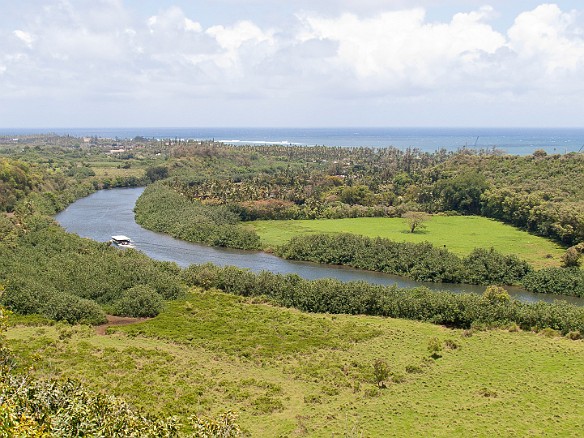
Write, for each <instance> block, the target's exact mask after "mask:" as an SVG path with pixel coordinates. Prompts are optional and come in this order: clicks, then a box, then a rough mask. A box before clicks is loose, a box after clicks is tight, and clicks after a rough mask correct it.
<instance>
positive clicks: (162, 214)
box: [134, 183, 260, 249]
mask: <svg viewBox="0 0 584 438" xmlns="http://www.w3.org/2000/svg"><path fill="white" fill-rule="evenodd" d="M145 192H146V193H145V194H144V195H143V196H141V197H140V198H139V199H138V202H137V203H136V207H135V210H134V211H135V213H136V222H138V223H139V224H140V225H142V226H143V227H145V228H148V229H150V230H154V231H161V232H165V233H169V234H171V235H172V236H174V237H178V238H180V239H183V240H187V241H191V242H202V243H206V244H208V245H213V246H226V247H231V248H241V249H259V246H260V239H259V236H258V235H257V234H256V233H255V232H254V231H253V230H251V229H248V228H244V227H243V226H241V224H240V223H239V222H240V221H239V217H238V216H237V215H236V214H235V213H233V212H232V211H230V210H229V209H228V208H227V207H225V206H209V205H203V204H202V203H201V202H200V201H189V200H188V199H186V198H185V197H184V196H182V194H180V193H177V192H176V191H174V190H172V189H171V188H169V187H168V186H167V185H165V184H160V183H158V184H155V185H151V186H149V187H147V188H146V190H145Z"/></svg>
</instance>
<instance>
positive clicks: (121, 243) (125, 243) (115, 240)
mask: <svg viewBox="0 0 584 438" xmlns="http://www.w3.org/2000/svg"><path fill="white" fill-rule="evenodd" d="M111 242H112V244H114V245H115V246H117V247H118V248H135V246H134V243H133V242H132V240H130V238H129V237H127V236H122V235H119V236H112V240H111Z"/></svg>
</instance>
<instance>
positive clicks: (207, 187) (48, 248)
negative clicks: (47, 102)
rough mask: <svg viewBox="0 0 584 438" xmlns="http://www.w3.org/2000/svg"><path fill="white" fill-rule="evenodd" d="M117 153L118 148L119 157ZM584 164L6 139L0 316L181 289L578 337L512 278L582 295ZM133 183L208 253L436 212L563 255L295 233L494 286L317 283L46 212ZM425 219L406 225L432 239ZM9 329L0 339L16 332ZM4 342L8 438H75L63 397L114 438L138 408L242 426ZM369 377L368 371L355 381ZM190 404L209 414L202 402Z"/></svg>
mask: <svg viewBox="0 0 584 438" xmlns="http://www.w3.org/2000/svg"><path fill="white" fill-rule="evenodd" d="M120 148H122V149H123V150H124V152H123V153H120V152H116V153H115V154H113V153H111V152H110V151H111V150H117V151H119V150H120ZM583 169H584V155H582V154H575V153H572V154H566V155H546V154H545V153H544V152H542V151H536V152H535V153H534V154H532V155H529V156H511V155H505V154H502V153H500V152H499V151H497V150H484V151H478V152H476V151H469V150H466V149H461V150H459V151H457V152H447V151H444V150H439V151H436V152H435V153H426V152H421V151H419V150H416V149H413V148H412V149H407V150H405V151H401V150H398V149H395V148H386V149H370V148H335V147H302V146H287V147H283V146H277V145H274V146H229V145H225V144H221V143H216V142H213V141H179V140H174V141H172V140H167V141H156V140H147V139H143V138H136V139H133V140H126V141H120V140H115V141H114V140H107V139H97V138H95V139H93V138H92V139H91V141H90V142H89V143H86V142H82V141H81V140H80V139H75V138H73V137H58V136H48V137H38V136H37V137H31V138H26V139H24V140H23V143H19V144H16V145H14V144H9V143H2V142H0V189H1V190H0V259H1V260H2V263H1V264H0V303H1V305H2V306H3V307H4V309H6V310H2V318H1V319H2V323H3V324H4V323H5V319H6V316H7V315H8V314H9V313H10V312H14V315H13V316H11V318H12V319H14V320H15V321H16V322H15V323H14V324H15V325H18V324H22V326H24V327H26V326H30V325H33V326H51V325H53V324H55V323H56V322H57V321H59V324H63V323H64V324H72V325H79V324H89V325H99V324H102V323H104V322H106V321H107V315H117V316H125V317H136V318H153V317H157V315H158V317H164V315H165V314H166V312H169V311H172V309H174V308H175V307H174V306H176V304H173V303H183V302H184V301H185V300H188V301H187V302H186V303H187V304H184V306H185V307H184V308H185V309H187V311H188V312H191V313H192V312H196V310H193V308H192V305H190V304H188V303H189V302H191V301H193V300H194V298H193V297H192V296H191V295H190V294H192V293H193V291H200V292H197V293H199V294H214V293H219V292H221V293H226V294H230V295H235V296H237V297H241V298H242V299H244V300H250V301H249V302H246V303H248V304H249V305H252V306H253V305H254V303H261V304H262V305H266V304H267V305H269V306H274V307H276V308H293V309H297V310H299V311H302V312H307V313H310V314H316V315H319V314H324V315H362V316H371V317H383V318H398V319H404V320H412V321H421V322H427V323H431V324H434V325H439V326H443V327H448V328H450V329H452V330H454V329H457V330H466V331H469V330H487V329H488V330H492V329H510V328H511V329H512V330H511V329H510V330H511V331H513V332H514V331H526V332H535V333H547V334H550V335H552V336H556V335H557V336H564V337H565V338H566V339H569V340H578V339H580V338H581V337H582V334H583V333H584V308H582V307H579V306H574V305H569V304H566V303H565V302H560V301H558V302H555V303H553V304H548V303H543V302H539V303H537V304H529V303H523V302H520V301H517V300H514V299H512V298H510V297H509V295H508V294H507V292H506V291H505V289H503V288H502V287H501V286H505V285H521V286H523V287H524V288H526V289H528V290H531V291H535V292H543V293H548V294H564V295H574V296H580V297H583V296H584V270H583V269H582V268H581V264H582V260H583V258H584V257H583V256H582V253H583V252H584V172H583ZM136 186H146V189H145V191H144V192H143V194H142V196H141V197H140V199H139V200H138V202H137V204H136V207H135V215H136V221H137V222H138V223H139V224H141V225H142V226H143V227H145V228H148V229H151V230H154V231H158V232H163V233H167V234H170V235H173V236H175V237H178V238H180V239H183V240H187V241H191V242H200V243H203V244H206V245H210V246H221V247H230V248H239V249H245V250H263V249H268V248H265V247H264V246H263V244H262V240H261V238H260V236H259V235H258V233H257V232H256V229H255V228H254V227H253V226H251V224H253V222H254V221H257V220H272V221H279V220H301V219H304V220H306V219H308V220H318V219H342V218H366V217H381V218H385V217H387V218H400V217H404V216H407V214H408V213H423V214H425V215H427V216H428V217H430V218H431V217H432V216H435V215H441V216H444V217H454V216H472V215H474V216H483V217H488V218H492V219H495V220H497V221H502V222H505V223H508V224H510V225H512V226H514V227H516V228H519V229H521V230H524V231H526V232H528V233H531V234H533V235H538V236H543V237H545V238H547V239H550V240H553V241H554V242H556V243H557V244H558V245H561V246H562V248H564V250H565V251H564V253H563V255H562V256H561V257H559V258H557V259H554V260H553V265H552V266H549V267H546V268H542V269H536V268H534V267H533V266H532V265H530V264H529V263H528V262H526V261H525V260H522V259H520V258H519V257H517V256H516V255H513V254H503V253H501V252H499V251H497V250H495V249H494V248H492V247H491V248H485V247H478V248H474V249H473V250H472V251H470V252H469V253H468V254H466V255H464V256H461V255H457V254H455V253H453V252H451V251H449V250H448V249H447V248H446V245H444V246H443V247H442V246H438V245H433V244H430V243H428V242H422V243H412V242H407V241H403V242H402V241H394V240H390V239H386V238H381V237H376V238H372V237H366V236H361V235H358V234H348V233H337V234H331V233H319V234H311V235H299V236H295V237H292V238H291V239H290V240H289V241H287V242H286V243H284V244H282V245H280V246H278V247H275V248H269V250H270V251H272V252H274V253H275V254H276V255H278V256H281V257H285V258H290V259H294V260H304V261H312V262H316V263H327V264H338V265H347V266H352V267H355V268H359V269H366V270H371V271H380V272H385V273H391V274H396V275H401V276H407V277H410V278H413V279H416V280H419V281H432V282H438V283H440V282H451V283H468V284H479V285H484V286H485V293H484V295H482V296H481V295H466V294H451V293H446V292H432V291H430V290H428V289H426V288H423V287H420V288H415V289H399V288H397V287H395V286H393V287H385V286H375V285H370V284H367V283H361V282H353V283H342V282H340V281H337V280H334V279H327V280H315V281H308V280H304V279H302V278H300V277H298V276H297V275H285V276H284V275H278V274H272V273H270V272H262V273H260V274H254V273H251V272H249V271H247V270H242V269H238V268H234V267H223V268H220V267H217V266H214V265H210V264H205V265H192V266H190V267H187V268H181V267H179V266H178V265H176V264H175V263H170V262H163V261H156V260H152V259H150V258H148V257H147V256H145V255H144V254H142V253H141V252H139V251H136V250H132V249H129V250H124V251H120V250H118V249H116V248H114V247H112V246H111V245H109V244H108V243H103V242H94V241H90V240H88V239H82V238H80V237H78V236H75V235H71V234H68V233H66V232H65V231H64V230H63V229H62V228H61V227H60V226H59V225H58V224H57V223H56V222H55V221H54V219H52V217H51V216H53V215H54V214H55V213H57V212H59V211H61V210H63V209H64V208H66V207H67V205H69V204H71V203H72V202H74V201H75V200H76V199H79V198H81V197H84V196H87V195H88V194H90V193H92V192H94V191H96V190H101V189H111V188H115V187H136ZM422 228H423V226H422V227H421V228H420V229H418V230H417V231H416V229H410V230H409V232H411V233H416V232H418V233H420V232H421V231H420V230H421V229H422ZM406 230H407V227H406ZM217 299H219V298H217ZM221 299H223V298H221ZM181 305H182V304H181ZM189 306H191V307H189ZM155 320H156V318H154V320H153V321H155ZM2 327H3V328H2V330H0V332H3V331H5V330H6V326H4V325H3V326H2ZM160 333H162V332H160ZM307 336H308V335H307ZM191 338H192V336H191ZM0 340H1V344H0V347H2V357H1V358H0V359H1V363H0V365H2V372H1V380H0V396H1V397H2V400H8V402H7V404H3V405H2V409H1V410H0V416H2V417H0V418H5V421H4V422H3V426H1V427H4V428H5V429H1V428H0V431H2V433H5V434H8V435H7V436H9V435H10V433H13V434H15V433H17V432H19V433H20V432H22V431H24V430H29V431H35V433H37V432H38V433H42V432H43V431H46V432H47V433H49V432H50V433H53V434H55V435H58V436H69V435H66V434H64V433H63V432H62V431H61V429H59V427H61V426H59V424H61V423H59V421H64V422H71V421H72V420H71V418H72V417H67V419H65V417H66V416H67V415H70V416H74V415H75V413H74V412H73V411H66V412H65V411H62V412H55V411H54V410H51V409H52V408H51V406H50V403H49V404H48V405H43V403H45V402H47V400H49V399H50V396H49V393H50V392H51V391H52V393H55V391H57V392H58V393H59V394H60V395H59V397H63V398H64V399H67V400H68V402H67V403H69V404H68V406H70V407H71V409H74V407H75V406H77V405H78V404H79V403H86V404H88V406H90V407H91V409H94V408H95V410H96V411H95V412H94V413H92V414H91V415H90V416H89V418H91V419H92V420H91V421H93V423H91V424H89V425H88V424H86V425H84V426H79V427H80V429H79V430H80V431H82V430H84V431H85V432H83V433H86V434H87V433H89V434H91V433H98V431H101V432H99V433H104V434H105V435H104V436H115V433H114V432H112V431H111V430H121V429H119V428H123V427H128V426H127V424H130V423H128V422H134V421H138V420H136V419H137V418H140V420H139V421H140V422H141V423H140V424H141V425H140V426H139V427H141V428H143V429H140V430H143V432H142V433H143V434H142V435H140V436H180V435H181V434H187V435H188V434H191V433H194V432H193V431H195V430H198V431H199V432H200V434H201V435H200V436H205V435H203V434H204V433H207V432H208V431H209V430H215V431H217V430H219V429H220V428H221V427H224V428H225V430H228V431H229V432H228V433H232V434H233V435H225V436H239V435H237V434H239V433H241V431H240V430H239V427H238V426H237V425H236V424H235V423H234V421H235V420H234V418H235V417H232V416H231V414H229V413H224V414H221V413H220V412H219V411H218V410H213V411H212V412H205V413H207V414H208V413H211V414H213V415H214V419H213V418H206V417H204V416H201V417H199V416H196V415H195V416H193V415H190V416H189V417H188V419H186V417H185V418H183V419H182V420H181V421H179V422H177V420H176V419H172V418H171V417H170V416H168V415H167V414H169V412H163V413H161V414H164V415H162V416H154V417H148V416H144V415H142V414H141V413H139V411H137V410H134V409H133V408H130V407H129V406H127V405H125V404H124V402H123V401H122V400H121V399H120V400H118V399H115V400H114V399H112V400H108V401H107V402H106V401H104V400H103V399H100V398H99V395H96V394H95V393H94V392H92V391H94V390H93V389H90V388H86V387H85V386H83V384H81V383H79V382H70V383H67V384H63V383H55V382H53V383H50V382H49V383H48V382H47V381H45V380H42V379H41V380H37V377H38V376H33V375H27V374H26V372H25V370H24V368H23V367H22V366H18V365H17V362H18V357H17V356H18V355H15V354H14V353H13V352H12V351H10V349H9V348H8V343H7V342H6V340H5V337H4V335H3V333H0ZM359 342H360V341H359ZM439 347H440V349H439V350H441V349H442V346H439ZM437 348H438V347H437ZM439 350H436V351H439ZM246 357H247V356H246ZM20 360H21V361H22V360H23V358H22V357H21V358H20ZM26 360H27V359H24V361H25V362H26ZM371 378H372V377H371V376H369V375H368V374H367V373H365V374H363V376H361V377H359V379H362V381H370V380H371ZM19 379H20V380H19ZM23 379H24V380H23ZM396 379H398V380H399V378H398V377H396ZM18 382H20V383H18ZM22 382H25V383H22ZM378 383H379V382H378ZM381 383H383V382H382V381H381ZM381 383H380V385H381ZM17 385H20V388H29V389H28V391H29V393H28V395H27V394H26V393H23V392H18V391H15V387H16V386H17ZM47 385H48V386H47ZM51 385H52V386H51ZM79 385H80V386H79ZM379 387H381V386H379ZM47 391H48V392H47ZM32 393H37V394H44V395H42V397H40V398H43V397H44V398H45V400H44V401H43V400H40V399H39V405H38V409H37V408H35V409H36V410H35V409H32V410H31V406H30V404H28V402H27V401H26V400H27V397H30V394H32ZM79 397H81V398H79ZM81 400H85V401H83V402H82V401H81ZM203 411H204V410H203ZM268 411H269V412H271V411H270V410H269V409H268ZM99 412H101V413H102V414H103V412H117V413H118V414H116V415H117V416H118V419H119V422H118V423H116V424H117V425H116V426H115V427H117V428H118V429H115V428H114V426H111V427H113V428H114V429H111V430H110V431H109V432H103V430H105V429H103V430H102V429H100V427H102V426H103V425H104V424H105V425H107V424H113V423H112V422H114V417H115V415H114V416H110V417H108V418H105V417H99V415H102V414H99ZM195 413H197V414H198V413H200V412H198V411H197V412H190V414H195ZM112 415H113V414H112ZM221 415H223V416H221ZM106 417H107V415H106ZM48 418H55V420H54V421H53V422H50V421H47V419H48ZM132 424H134V423H132ZM136 424H138V423H136ZM83 427H86V429H83ZM103 427H105V426H103ZM108 427H109V426H108ZM27 428H29V429H27ZM137 430H138V429H137ZM181 430H182V432H181ZM205 431H207V432H205ZM31 433H32V432H31ZM79 433H82V432H79ZM108 433H109V435H108ZM225 433H227V432H225ZM149 434H150V435H149ZM38 436H43V435H38ZM49 436H51V435H49ZM70 436H77V435H74V434H72V435H70Z"/></svg>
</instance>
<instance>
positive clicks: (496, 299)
mask: <svg viewBox="0 0 584 438" xmlns="http://www.w3.org/2000/svg"><path fill="white" fill-rule="evenodd" d="M483 298H486V299H487V300H489V301H490V302H491V303H508V302H509V301H511V297H510V296H509V292H507V290H506V289H505V288H503V287H500V286H489V287H487V288H486V289H485V292H484V293H483Z"/></svg>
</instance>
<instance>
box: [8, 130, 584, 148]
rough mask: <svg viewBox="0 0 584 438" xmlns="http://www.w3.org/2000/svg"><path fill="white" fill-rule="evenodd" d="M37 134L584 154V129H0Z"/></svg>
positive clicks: (10, 133) (11, 132) (9, 133)
mask: <svg viewBox="0 0 584 438" xmlns="http://www.w3.org/2000/svg"><path fill="white" fill-rule="evenodd" d="M36 134H57V135H71V136H74V137H91V136H97V137H99V138H111V139H131V138H135V137H144V138H149V139H181V140H187V139H192V140H215V141H220V142H224V143H229V144H234V145H238V144H262V145H264V144H273V145H304V146H317V145H319V146H322V145H324V146H332V147H335V146H337V147H372V148H387V147H395V148H398V149H402V150H405V149H407V148H417V149H420V150H422V151H424V152H434V151H437V150H440V149H446V150H448V151H455V150H459V149H462V148H468V149H474V150H484V149H497V150H500V151H502V152H505V153H509V154H514V155H528V154H531V153H533V152H534V151H535V150H538V149H542V150H544V151H546V152H547V153H549V154H565V153H570V152H581V151H584V128H431V127H428V128H399V127H398V128H396V127H394V128H372V127H346V128H255V127H254V128H245V127H225V128H219V127H193V128H185V127H182V128H180V127H178V128H172V127H170V128H169V127H128V128H107V127H104V128H0V136H2V137H7V136H8V137H14V138H17V137H18V136H23V135H36Z"/></svg>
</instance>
